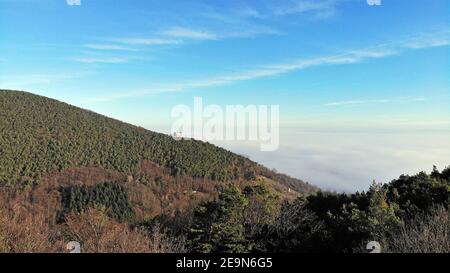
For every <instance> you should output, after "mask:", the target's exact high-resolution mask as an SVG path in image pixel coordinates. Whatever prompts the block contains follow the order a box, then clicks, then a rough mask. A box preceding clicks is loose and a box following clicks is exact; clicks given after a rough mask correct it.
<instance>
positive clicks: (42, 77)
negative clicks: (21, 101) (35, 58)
mask: <svg viewBox="0 0 450 273" xmlns="http://www.w3.org/2000/svg"><path fill="white" fill-rule="evenodd" d="M90 74H91V72H70V73H69V72H68V73H30V74H23V75H0V87H1V88H10V89H18V88H22V87H29V86H35V85H48V84H52V83H56V82H61V81H65V80H72V79H79V78H82V77H86V76H88V75H90Z"/></svg>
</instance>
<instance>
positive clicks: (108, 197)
mask: <svg viewBox="0 0 450 273" xmlns="http://www.w3.org/2000/svg"><path fill="white" fill-rule="evenodd" d="M62 192H63V204H64V206H65V209H66V211H68V212H77V213H82V212H84V211H86V210H87V209H88V208H93V207H97V206H103V207H105V208H106V210H107V212H108V215H109V216H110V217H113V218H115V219H117V220H119V221H126V220H128V221H130V220H133V219H134V211H133V208H132V207H131V204H130V201H129V199H128V195H127V192H126V190H125V189H124V188H123V187H122V186H121V185H119V184H118V183H114V182H105V183H101V184H97V185H94V186H92V187H88V186H86V185H75V186H70V187H68V188H65V189H62Z"/></svg>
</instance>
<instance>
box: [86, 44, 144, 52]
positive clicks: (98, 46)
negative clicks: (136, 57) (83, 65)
mask: <svg viewBox="0 0 450 273" xmlns="http://www.w3.org/2000/svg"><path fill="white" fill-rule="evenodd" d="M84 47H86V48H89V49H97V50H124V51H136V49H134V48H130V47H125V46H121V45H114V44H85V45H84Z"/></svg>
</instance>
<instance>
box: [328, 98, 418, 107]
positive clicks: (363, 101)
mask: <svg viewBox="0 0 450 273" xmlns="http://www.w3.org/2000/svg"><path fill="white" fill-rule="evenodd" d="M424 100H425V98H421V97H419V98H397V99H376V100H346V101H335V102H330V103H327V104H325V105H326V106H342V105H354V104H379V103H401V102H414V101H424Z"/></svg>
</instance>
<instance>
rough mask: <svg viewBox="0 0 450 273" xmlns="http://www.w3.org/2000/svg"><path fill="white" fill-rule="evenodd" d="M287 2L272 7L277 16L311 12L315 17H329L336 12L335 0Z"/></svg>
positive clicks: (297, 0)
mask: <svg viewBox="0 0 450 273" xmlns="http://www.w3.org/2000/svg"><path fill="white" fill-rule="evenodd" d="M287 2H288V4H284V5H279V6H277V7H275V8H274V11H273V12H274V14H275V15H278V16H284V15H292V14H302V13H313V14H314V16H316V17H321V18H325V17H330V16H333V15H334V14H335V12H336V5H337V3H336V1H335V0H296V1H287Z"/></svg>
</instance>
